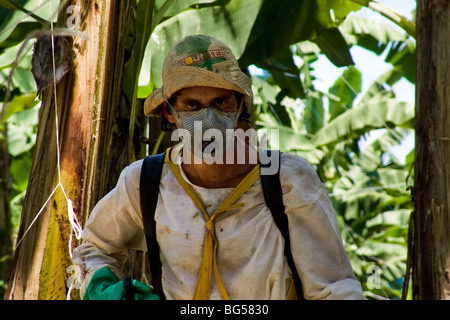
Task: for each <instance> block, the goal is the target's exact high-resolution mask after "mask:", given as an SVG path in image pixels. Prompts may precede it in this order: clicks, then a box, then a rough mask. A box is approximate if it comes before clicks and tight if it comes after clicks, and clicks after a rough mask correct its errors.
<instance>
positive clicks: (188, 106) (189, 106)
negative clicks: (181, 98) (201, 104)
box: [186, 101, 197, 110]
mask: <svg viewBox="0 0 450 320" xmlns="http://www.w3.org/2000/svg"><path fill="white" fill-rule="evenodd" d="M186 109H188V110H195V109H197V104H196V103H195V102H194V101H191V102H188V103H187V104H186Z"/></svg>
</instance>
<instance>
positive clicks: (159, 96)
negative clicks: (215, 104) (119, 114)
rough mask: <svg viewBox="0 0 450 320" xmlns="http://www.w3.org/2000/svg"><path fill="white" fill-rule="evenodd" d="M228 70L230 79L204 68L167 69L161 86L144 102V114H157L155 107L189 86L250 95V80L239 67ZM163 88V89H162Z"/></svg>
mask: <svg viewBox="0 0 450 320" xmlns="http://www.w3.org/2000/svg"><path fill="white" fill-rule="evenodd" d="M234 69H235V70H229V74H230V75H232V79H227V78H226V77H224V76H222V75H219V74H217V73H214V72H211V71H209V70H207V69H204V68H197V67H189V66H180V67H178V68H176V69H172V70H171V71H169V72H168V73H167V74H166V75H165V77H164V79H163V83H164V85H163V87H162V88H158V89H156V90H154V91H153V92H152V93H151V94H150V95H149V96H148V97H147V98H146V99H145V103H144V114H145V115H146V116H158V115H159V113H158V112H155V111H156V109H157V108H158V107H159V106H160V105H161V104H162V103H163V102H164V101H165V98H167V99H169V98H170V97H171V96H172V95H173V94H174V93H175V92H177V91H179V90H181V89H183V88H189V87H195V86H203V87H214V88H222V89H228V90H234V91H237V92H239V93H242V94H243V95H245V96H249V97H251V96H252V95H253V94H252V90H251V80H250V79H249V77H248V76H247V75H246V74H245V73H243V72H242V71H241V70H240V69H239V68H234ZM163 90H164V91H163Z"/></svg>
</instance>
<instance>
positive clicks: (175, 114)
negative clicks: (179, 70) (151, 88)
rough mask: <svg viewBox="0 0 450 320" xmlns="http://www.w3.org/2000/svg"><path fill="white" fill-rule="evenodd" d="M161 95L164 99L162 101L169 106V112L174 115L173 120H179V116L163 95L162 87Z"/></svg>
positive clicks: (162, 89)
mask: <svg viewBox="0 0 450 320" xmlns="http://www.w3.org/2000/svg"><path fill="white" fill-rule="evenodd" d="M161 95H162V97H163V98H164V100H165V101H166V102H167V105H168V106H169V109H170V111H171V112H172V113H173V114H174V116H175V118H176V119H177V120H179V119H180V115H179V114H178V112H176V111H175V108H174V107H173V106H172V105H171V104H170V102H169V100H168V99H167V97H166V95H165V94H164V87H161Z"/></svg>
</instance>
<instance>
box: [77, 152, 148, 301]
mask: <svg viewBox="0 0 450 320" xmlns="http://www.w3.org/2000/svg"><path fill="white" fill-rule="evenodd" d="M141 165H142V161H141V160H140V161H136V162H134V163H133V164H131V165H130V166H128V167H126V168H125V169H124V170H123V171H122V173H121V174H120V177H119V180H118V182H117V185H116V186H115V188H114V189H113V190H111V191H110V192H109V193H108V194H107V195H106V196H105V197H104V198H102V199H101V200H100V201H99V202H98V203H97V204H96V205H95V207H94V209H93V211H92V213H91V215H90V216H89V219H88V221H87V223H86V226H85V228H84V230H83V233H82V244H81V245H80V246H78V247H77V248H75V250H74V252H73V258H72V262H73V263H74V264H75V265H77V266H78V267H79V268H80V269H81V270H80V271H81V288H80V294H81V296H83V295H84V292H85V289H86V288H87V285H88V284H89V281H90V279H91V278H92V276H93V274H94V273H95V271H97V270H99V269H101V268H103V267H108V268H110V269H111V270H112V271H113V272H114V273H116V274H117V276H118V277H119V278H122V277H123V274H122V268H123V264H124V262H125V260H126V259H127V257H128V250H129V249H134V250H146V248H147V247H146V242H145V235H144V232H143V224H142V215H141V210H140V197H139V181H140V172H141Z"/></svg>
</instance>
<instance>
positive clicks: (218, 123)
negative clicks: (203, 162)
mask: <svg viewBox="0 0 450 320" xmlns="http://www.w3.org/2000/svg"><path fill="white" fill-rule="evenodd" d="M242 102H243V101H242ZM242 102H241V104H240V106H239V110H238V111H235V112H225V111H220V110H218V109H217V108H214V107H205V108H202V109H200V110H197V111H175V109H174V108H173V107H172V106H171V105H170V103H168V102H167V104H168V105H169V108H170V110H171V111H172V113H173V114H174V115H175V121H176V122H177V124H178V126H179V127H180V128H181V129H184V130H187V131H188V132H189V135H190V141H189V142H188V141H184V142H185V145H186V144H187V143H190V144H189V145H187V147H188V148H189V149H190V150H191V152H194V153H195V152H200V153H199V154H201V153H203V142H204V141H209V140H206V139H204V138H206V137H205V136H207V137H214V139H213V140H214V141H213V142H211V144H213V146H214V148H208V149H209V150H211V151H213V152H215V153H217V152H220V153H223V152H225V150H226V149H228V147H229V146H230V144H231V143H232V142H233V141H234V136H233V135H231V134H228V135H227V134H226V133H227V130H232V131H233V132H234V129H235V128H236V126H237V123H238V118H239V114H240V111H241V108H242ZM205 133H206V134H205ZM196 135H201V137H196Z"/></svg>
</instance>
